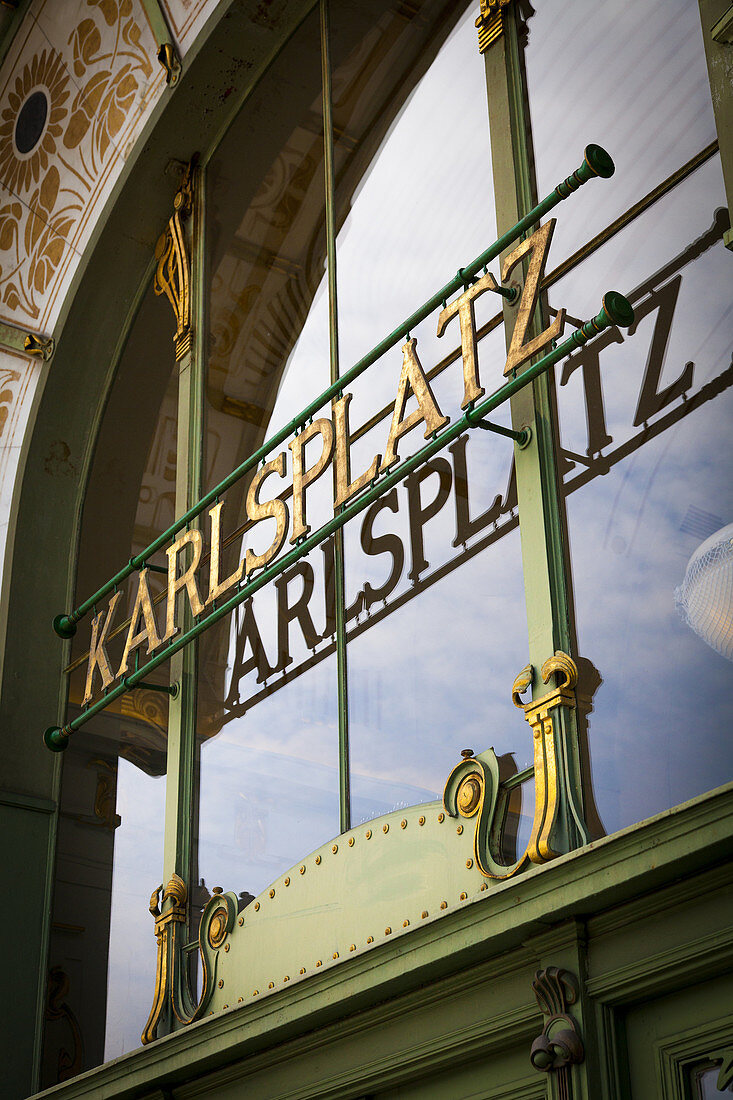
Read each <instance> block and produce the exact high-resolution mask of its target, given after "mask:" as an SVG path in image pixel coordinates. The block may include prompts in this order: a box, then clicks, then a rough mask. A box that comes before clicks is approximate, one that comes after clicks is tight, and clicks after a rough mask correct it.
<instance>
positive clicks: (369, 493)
mask: <svg viewBox="0 0 733 1100" xmlns="http://www.w3.org/2000/svg"><path fill="white" fill-rule="evenodd" d="M633 321H634V311H633V309H632V308H631V304H630V303H629V302H628V301H627V299H626V298H624V296H623V295H622V294H619V293H618V292H617V291H608V292H607V294H606V295H605V296H604V299H603V305H602V307H601V310H600V311H599V313H598V314H596V316H595V317H593V318H591V320H589V321H586V322H585V324H584V325H582V327H581V328H578V329H575V330H574V331H573V332H572V333H571V334H570V336H569V337H568V338H567V339H566V340H563V342H562V343H561V344H558V345H557V347H555V348H554V349H553V350H552V351H550V352H548V354H547V355H545V356H543V357H542V358H541V359H539V360H538V361H537V362H535V363H533V364H532V365H531V366H530V367H528V368H527V369H526V370H524V371H522V372H521V373H520V374H519V375H517V377H516V378H512V379H510V380H509V381H508V382H505V383H504V385H503V386H500V387H499V389H498V390H495V391H494V393H492V394H490V395H489V397H487V398H485V399H484V400H483V401H481V402H479V403H478V404H477V405H474V407H473V408H469V409H467V411H466V412H465V413H464V414H463V416H461V417H460V418H459V419H458V420H455V421H454V422H453V423H451V424H449V425H448V426H446V427H445V428H444V429H443V430H442V431H439V432H436V433H435V434H434V436H433V438H432V440H431V441H430V442H429V443H426V444H425V446H424V447H421V448H420V450H418V451H416V452H415V454H413V455H411V456H410V457H409V458H407V459H405V460H404V461H402V462H400V463H399V464H398V465H397V466H395V467H393V469H391V470H389V471H387V472H385V473H384V474H382V475H381V476H378V477H377V478H375V481H374V482H373V483H372V485H371V487H370V488H369V489H367V490H366V491H364V492H363V493H362V494H361V495H360V496H358V497H356V499H355V500H353V501H352V502H351V503H350V504H346V505H345V506H344V507H343V508H342V510H341V511H340V512H338V513H337V514H335V515H334V516H333V517H332V519H330V520H328V521H327V522H326V523H324V524H322V525H321V527H319V528H318V530H317V531H314V532H313V534H311V535H309V536H308V537H307V538H305V539H303V541H302V542H300V543H299V544H298V545H297V546H295V547H294V548H293V549H292V550H290V551H289V552H288V553H287V554H284V555H283V556H282V557H281V558H278V559H277V561H275V562H274V563H273V564H272V565H269V566H266V567H265V568H264V569H263V570H262V572H261V573H259V574H258V575H257V576H256V577H253V578H252V579H251V580H248V581H246V582H245V583H244V584H243V585H241V587H240V588H239V590H238V591H237V592H236V593H235V594H234V595H233V596H231V597H230V598H229V599H228V600H226V601H224V603H222V604H221V605H220V606H219V607H218V608H217V609H216V610H215V611H212V612H211V613H210V614H209V615H208V616H207V617H206V618H205V619H203V620H200V621H199V622H197V623H196V624H195V625H194V626H192V627H191V628H190V629H189V630H186V631H184V632H183V633H182V634H180V635H179V636H178V637H177V638H175V639H173V640H171V642H170V643H169V644H168V645H167V646H166V648H165V649H164V650H162V651H161V652H160V653H158V654H157V655H156V656H155V657H151V659H150V660H149V661H147V662H146V663H145V664H144V665H141V666H140V667H139V668H138V669H137V670H136V671H135V672H133V673H131V674H130V675H129V676H126V677H125V678H124V680H123V682H122V683H120V684H118V686H117V687H116V688H112V689H111V690H109V691H108V692H107V694H106V695H105V696H103V697H102V698H101V699H99V700H98V701H97V702H96V703H94V704H92V705H91V706H90V707H88V708H87V710H85V711H84V712H83V713H82V714H80V715H78V717H76V718H74V719H72V721H71V722H69V723H68V724H67V725H66V726H64V727H58V726H52V727H50V728H49V729H47V730H46V733H45V735H44V736H45V740H46V744H47V746H48V747H49V748H50V749H52V750H53V751H56V752H59V751H63V749H64V748H65V747H66V745H67V744H68V740H69V735H70V734H71V733H72V732H74V730H77V729H80V728H81V726H83V725H84V724H85V723H86V722H88V721H89V719H90V718H93V717H94V715H95V714H98V713H99V712H100V711H102V710H104V709H105V707H107V706H109V704H110V703H111V702H113V701H114V700H115V699H119V697H120V696H121V695H123V694H124V693H125V692H126V691H129V690H130V688H134V687H136V686H137V685H138V684H139V683H140V681H141V680H143V679H144V678H145V676H147V675H148V674H149V673H151V672H152V671H153V670H154V669H156V668H158V667H159V666H160V665H162V664H163V663H164V662H165V661H167V660H169V659H170V658H171V657H172V656H173V655H174V654H176V653H178V652H179V651H180V650H182V649H184V648H185V647H187V646H189V645H190V643H191V642H192V641H194V640H195V639H196V638H198V637H199V636H200V635H201V634H203V633H204V631H205V630H208V629H209V627H211V626H213V625H214V624H215V623H217V622H219V621H220V620H221V619H223V618H225V617H226V616H227V615H230V614H231V612H232V611H234V609H235V608H237V607H238V606H239V605H240V604H241V603H243V601H244V600H246V599H248V598H249V597H250V596H252V595H254V593H255V592H257V591H258V590H259V589H260V588H262V587H264V585H266V584H267V583H268V582H269V581H270V580H272V579H273V578H274V577H277V576H279V575H280V574H281V573H283V572H285V570H286V569H288V568H289V567H290V566H291V565H293V564H294V563H295V562H296V561H298V560H299V559H300V558H302V557H304V556H305V555H306V554H309V553H310V551H311V550H313V549H315V548H316V547H317V546H318V545H319V544H320V543H321V542H323V541H324V539H326V538H328V537H329V536H330V535H332V534H333V533H334V531H337V530H339V529H340V528H341V527H343V526H344V524H345V523H347V522H348V521H349V520H350V519H353V517H354V516H357V515H359V513H360V512H362V511H364V509H365V508H367V507H368V506H369V505H370V504H372V503H373V502H374V501H375V500H377V499H378V498H379V497H380V496H382V495H383V494H384V493H386V492H387V491H388V490H389V489H391V488H392V486H393V485H397V484H398V483H399V482H400V481H402V479H403V478H404V477H406V476H407V475H408V474H409V473H412V471H413V470H416V469H417V468H418V467H419V466H421V465H422V464H423V463H425V462H427V461H428V459H430V458H432V457H433V455H435V454H437V453H438V452H439V451H440V450H441V449H442V448H443V447H444V446H445V445H446V444H448V443H450V442H452V441H453V440H454V439H456V438H457V437H458V436H459V435H461V434H462V433H463V432H464V431H466V430H467V429H469V428H473V427H476V426H477V425H478V424H479V422H480V421H481V420H482V419H483V418H484V417H485V416H486V414H487V413H489V412H492V411H493V410H494V409H496V408H498V407H499V406H500V405H502V404H504V402H506V401H508V400H509V399H510V398H511V397H513V396H514V395H515V394H516V393H519V392H520V391H521V390H523V389H524V388H525V386H527V385H529V384H530V383H531V382H533V381H534V380H535V379H536V378H539V377H540V376H541V375H542V374H544V373H545V371H547V370H548V369H549V368H550V367H552V366H553V365H554V364H555V363H558V362H559V361H560V360H561V359H564V358H565V356H567V355H570V354H571V353H572V352H573V351H574V350H575V349H576V348H578V347H581V346H582V345H583V344H585V343H587V341H588V340H590V339H591V338H592V337H594V336H596V335H597V334H598V333H600V332H603V331H604V329H606V328H609V327H610V326H612V325H621V326H623V327H625V328H628V327H629V326H631V325H632V324H633Z"/></svg>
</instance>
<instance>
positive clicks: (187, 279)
mask: <svg viewBox="0 0 733 1100" xmlns="http://www.w3.org/2000/svg"><path fill="white" fill-rule="evenodd" d="M195 167H196V157H194V158H193V160H192V161H191V163H190V164H189V165H188V168H187V169H186V174H185V176H184V179H183V183H182V184H181V186H180V188H179V189H178V191H177V192H176V197H175V199H174V200H173V215H172V217H171V218H170V220H169V222H168V226H167V228H166V231H165V233H163V234H162V235H161V236H160V237H159V239H158V243H157V244H156V246H155V258H156V260H157V266H156V268H155V282H154V287H155V293H156V294H165V296H166V298H167V299H168V301H169V302H170V304H171V307H172V308H173V313H174V314H175V318H176V331H175V335H174V337H173V342H174V344H175V348H176V359H177V360H180V359H182V358H183V356H184V355H186V354H187V352H188V351H190V348H191V269H190V259H189V255H188V247H187V243H186V235H185V233H184V229H183V223H184V221H186V219H187V218H188V217H189V215H190V214H191V211H192V209H193V172H194V169H195Z"/></svg>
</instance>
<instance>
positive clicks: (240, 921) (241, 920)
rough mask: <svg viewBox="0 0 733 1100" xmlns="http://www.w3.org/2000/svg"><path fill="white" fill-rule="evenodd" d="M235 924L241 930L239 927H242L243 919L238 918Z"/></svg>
mask: <svg viewBox="0 0 733 1100" xmlns="http://www.w3.org/2000/svg"><path fill="white" fill-rule="evenodd" d="M237 924H238V925H239V927H240V928H241V927H242V925H243V924H244V917H240V918H239V920H238V921H237Z"/></svg>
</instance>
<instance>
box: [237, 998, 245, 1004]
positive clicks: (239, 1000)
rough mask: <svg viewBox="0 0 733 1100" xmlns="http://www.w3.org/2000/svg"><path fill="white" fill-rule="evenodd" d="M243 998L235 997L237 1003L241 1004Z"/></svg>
mask: <svg viewBox="0 0 733 1100" xmlns="http://www.w3.org/2000/svg"><path fill="white" fill-rule="evenodd" d="M243 1000H244V997H237V1004H238V1005H241V1003H242V1001H243Z"/></svg>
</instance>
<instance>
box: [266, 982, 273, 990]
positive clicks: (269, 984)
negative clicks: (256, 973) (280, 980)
mask: <svg viewBox="0 0 733 1100" xmlns="http://www.w3.org/2000/svg"><path fill="white" fill-rule="evenodd" d="M267 988H268V989H274V988H275V983H274V982H268V983H267Z"/></svg>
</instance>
